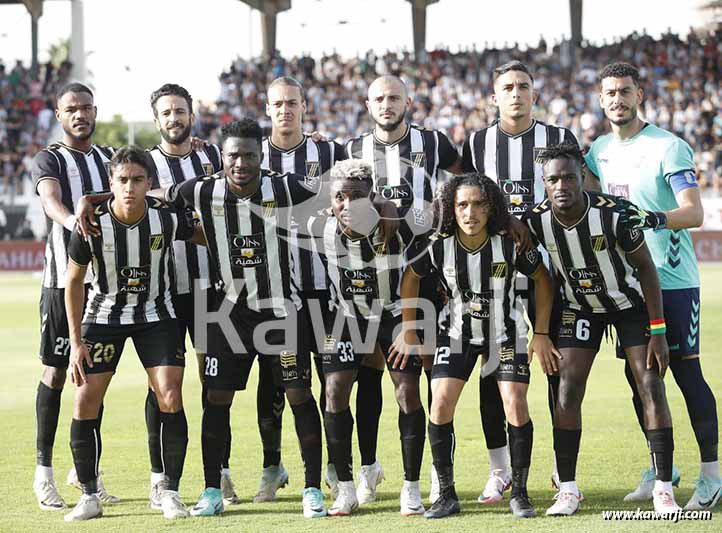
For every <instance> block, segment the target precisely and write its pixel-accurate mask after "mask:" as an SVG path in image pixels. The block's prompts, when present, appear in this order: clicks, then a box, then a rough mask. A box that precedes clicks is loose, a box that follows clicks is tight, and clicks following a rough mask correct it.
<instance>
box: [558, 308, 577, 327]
mask: <svg viewBox="0 0 722 533" xmlns="http://www.w3.org/2000/svg"><path fill="white" fill-rule="evenodd" d="M576 321H577V315H576V313H575V312H574V311H562V326H573V325H574V324H575V323H576ZM560 331H561V330H560Z"/></svg>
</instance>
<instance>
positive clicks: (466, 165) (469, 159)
mask: <svg viewBox="0 0 722 533" xmlns="http://www.w3.org/2000/svg"><path fill="white" fill-rule="evenodd" d="M471 150H472V147H471V136H469V137H467V138H466V140H465V141H464V146H463V147H462V148H461V169H462V170H463V171H464V172H474V171H475V170H476V169H475V168H474V158H473V156H472V154H471Z"/></svg>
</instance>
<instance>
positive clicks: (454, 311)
mask: <svg viewBox="0 0 722 533" xmlns="http://www.w3.org/2000/svg"><path fill="white" fill-rule="evenodd" d="M541 263H542V261H541V255H540V254H539V252H538V251H537V250H536V249H532V250H530V251H529V252H527V253H524V254H517V253H516V248H515V245H514V241H513V239H512V238H511V237H508V236H502V235H492V236H490V237H488V238H487V239H486V241H484V244H482V245H481V246H479V248H477V249H476V250H469V249H467V248H466V247H465V246H464V245H463V244H462V243H461V241H460V240H459V239H458V238H457V237H456V236H455V235H451V236H442V237H439V238H436V239H432V240H431V243H430V245H429V246H428V248H427V249H426V253H423V252H422V253H421V254H420V255H419V256H418V257H417V258H416V260H415V261H413V262H411V264H410V265H411V268H412V269H413V271H414V272H415V273H416V274H417V275H419V276H422V277H423V276H426V275H427V274H428V273H429V272H430V271H431V270H432V269H433V270H436V271H437V272H438V273H439V276H440V278H441V281H442V283H443V284H444V285H445V287H446V290H447V294H448V298H449V299H448V302H447V304H446V306H445V307H444V309H443V310H442V312H441V314H440V315H439V328H440V330H441V331H443V332H445V334H447V335H448V336H450V337H452V338H454V339H463V340H465V341H468V342H470V343H471V344H475V345H479V346H488V345H490V344H493V343H495V342H497V343H502V342H506V341H508V340H512V339H515V338H517V337H518V333H519V332H517V326H516V324H517V321H522V322H523V320H524V319H523V317H522V315H521V311H520V310H518V309H517V308H515V306H514V305H513V302H514V278H515V275H516V272H517V271H518V272H521V273H522V274H524V275H526V276H531V275H532V274H534V272H536V270H537V268H539V266H540V265H541Z"/></svg>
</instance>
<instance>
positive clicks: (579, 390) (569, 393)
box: [558, 382, 584, 411]
mask: <svg viewBox="0 0 722 533" xmlns="http://www.w3.org/2000/svg"><path fill="white" fill-rule="evenodd" d="M583 397H584V386H583V385H580V384H578V383H574V382H567V383H563V384H562V385H561V386H560V387H559V400H558V405H559V409H560V410H561V411H576V410H578V409H579V408H580V407H581V405H582V398H583Z"/></svg>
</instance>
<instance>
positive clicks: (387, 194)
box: [346, 124, 459, 225]
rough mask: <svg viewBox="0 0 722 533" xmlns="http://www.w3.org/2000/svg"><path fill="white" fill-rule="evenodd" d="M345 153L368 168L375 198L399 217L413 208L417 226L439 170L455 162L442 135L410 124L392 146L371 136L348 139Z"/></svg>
mask: <svg viewBox="0 0 722 533" xmlns="http://www.w3.org/2000/svg"><path fill="white" fill-rule="evenodd" d="M346 152H347V154H348V156H349V157H350V158H353V159H363V160H364V161H366V162H367V163H369V164H370V165H371V166H372V168H373V178H374V190H376V192H377V193H378V194H380V195H381V196H382V197H383V198H385V199H386V200H393V201H394V203H395V204H396V207H397V208H399V211H400V213H401V214H402V215H403V214H406V212H407V211H408V210H409V209H410V208H413V213H414V217H417V218H418V219H419V222H422V221H423V217H424V216H426V214H427V213H428V212H429V209H428V207H429V204H430V203H431V201H432V200H433V195H434V192H435V191H436V187H437V184H438V171H439V169H442V170H445V169H447V168H449V167H450V166H452V165H453V164H454V163H455V162H456V161H457V160H458V159H459V153H458V152H457V151H456V148H454V147H453V146H452V144H451V142H450V141H449V139H448V137H447V136H446V135H444V134H443V133H441V132H440V131H436V130H426V129H424V128H420V127H418V126H414V125H411V124H410V125H409V127H408V129H407V130H406V134H405V135H404V136H403V137H402V138H401V139H399V140H398V141H396V142H395V143H392V144H387V143H385V142H383V141H380V140H379V139H377V138H376V136H375V135H374V134H373V133H372V132H371V133H366V134H364V135H361V136H360V137H356V138H355V139H351V140H350V141H349V142H348V143H347V144H346ZM419 225H423V224H419Z"/></svg>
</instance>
